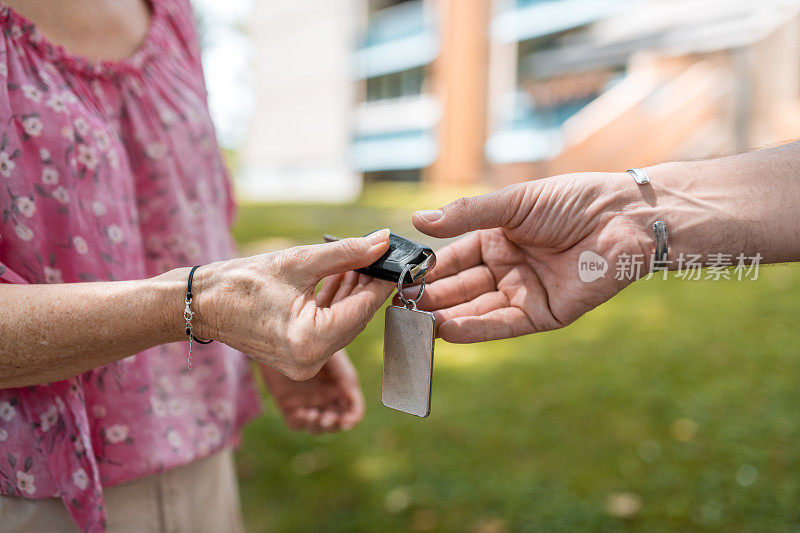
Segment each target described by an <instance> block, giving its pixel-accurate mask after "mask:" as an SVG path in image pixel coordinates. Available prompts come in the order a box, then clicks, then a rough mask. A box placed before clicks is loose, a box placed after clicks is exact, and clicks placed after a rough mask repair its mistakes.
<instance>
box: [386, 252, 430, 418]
mask: <svg viewBox="0 0 800 533" xmlns="http://www.w3.org/2000/svg"><path fill="white" fill-rule="evenodd" d="M411 268H412V265H408V266H406V267H405V269H404V270H403V273H402V275H401V276H400V280H399V281H398V282H397V291H398V296H399V297H400V300H401V301H402V302H403V307H399V306H395V305H390V306H389V307H387V308H386V329H385V331H384V335H383V380H382V384H381V400H382V402H383V405H385V406H386V407H390V408H392V409H396V410H398V411H402V412H404V413H409V414H412V415H416V416H419V417H422V418H425V417H427V416H428V415H429V414H430V412H431V384H432V380H433V345H434V335H435V330H436V320H435V319H434V316H433V313H429V312H427V311H420V310H418V309H417V302H418V301H419V299H420V298H421V297H422V293H423V292H424V291H425V278H422V282H421V284H420V289H419V294H417V296H416V298H414V299H413V300H409V299H407V298H405V296H403V280H404V278H405V275H406V273H407V272H408V271H409V270H410V269H411Z"/></svg>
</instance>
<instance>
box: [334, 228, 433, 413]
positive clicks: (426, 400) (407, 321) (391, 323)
mask: <svg viewBox="0 0 800 533" xmlns="http://www.w3.org/2000/svg"><path fill="white" fill-rule="evenodd" d="M325 240H326V241H328V242H331V241H335V240H338V239H337V238H336V237H331V236H329V235H326V236H325ZM435 264H436V255H434V253H433V250H431V249H430V248H428V247H427V246H423V245H421V244H417V243H415V242H414V241H410V240H408V239H406V238H405V237H401V236H400V235H396V234H394V233H392V234H390V236H389V250H388V251H387V252H386V254H384V255H383V257H381V258H380V259H379V260H378V261H376V262H375V263H373V264H372V265H370V266H369V267H367V268H363V269H360V270H359V272H363V273H365V274H370V275H372V276H375V277H376V278H381V279H385V280H389V281H394V282H396V283H397V295H398V297H399V299H400V301H401V302H402V305H390V306H388V307H387V308H386V320H385V330H384V334H383V375H382V379H381V402H382V403H383V405H385V406H386V407H389V408H391V409H396V410H398V411H402V412H404V413H408V414H412V415H415V416H418V417H421V418H425V417H427V416H428V415H429V414H430V412H431V387H432V384H433V347H434V339H435V332H436V319H435V318H434V315H433V313H430V312H428V311H421V310H419V309H417V302H418V301H419V299H420V298H422V294H423V292H424V291H425V276H426V275H427V273H428V272H429V271H430V269H431V268H433V266H434V265H435ZM412 283H419V290H418V292H417V295H416V296H415V297H414V298H413V299H409V298H407V297H406V296H405V295H404V294H403V285H404V284H412Z"/></svg>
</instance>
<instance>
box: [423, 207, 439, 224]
mask: <svg viewBox="0 0 800 533" xmlns="http://www.w3.org/2000/svg"><path fill="white" fill-rule="evenodd" d="M417 214H418V215H419V216H421V217H422V220H424V221H425V222H436V221H437V220H439V219H440V218H442V217H443V216H444V213H443V212H442V210H441V209H423V210H422V211H417Z"/></svg>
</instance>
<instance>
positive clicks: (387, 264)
mask: <svg viewBox="0 0 800 533" xmlns="http://www.w3.org/2000/svg"><path fill="white" fill-rule="evenodd" d="M324 238H325V241H326V242H333V241H338V240H339V239H338V238H337V237H334V236H332V235H325V236H324ZM435 264H436V255H435V254H434V253H433V250H431V248H430V247H428V246H425V245H424V244H419V243H417V242H414V241H412V240H411V239H406V238H405V237H402V236H400V235H398V234H396V233H390V234H389V249H388V250H387V251H386V253H385V254H383V255H382V256H381V258H380V259H378V260H377V261H375V262H374V263H372V264H371V265H369V266H368V267H365V268H359V269H358V272H361V273H362V274H368V275H370V276H373V277H376V278H379V279H383V280H386V281H392V282H394V283H397V282H398V280H399V279H400V274H401V273H402V272H403V269H404V268H405V267H406V266H407V265H411V268H410V269H409V270H408V272H407V274H406V276H405V279H404V280H403V283H408V284H411V283H416V282H418V281H419V280H420V279H422V278H424V277H425V275H426V274H427V273H428V272H429V271H430V269H432V268H433V266H434V265H435Z"/></svg>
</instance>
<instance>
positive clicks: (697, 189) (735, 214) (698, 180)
mask: <svg viewBox="0 0 800 533" xmlns="http://www.w3.org/2000/svg"><path fill="white" fill-rule="evenodd" d="M706 163H707V162H688V163H664V164H660V165H655V166H652V167H648V168H646V169H644V170H645V172H646V173H647V175H648V176H649V177H650V183H649V184H646V185H638V184H637V183H636V182H635V181H634V180H633V178H632V177H631V176H630V175H627V177H628V179H629V184H628V185H627V186H626V187H627V188H628V189H630V188H631V187H633V188H634V190H633V192H632V195H631V196H630V201H629V202H628V203H627V204H626V207H625V209H624V211H623V216H625V217H626V218H627V219H628V220H629V222H630V224H631V225H632V226H633V227H634V228H635V233H636V234H637V235H640V236H644V239H645V240H644V242H645V243H646V244H644V246H643V249H644V254H645V256H646V257H645V260H646V264H647V265H649V264H650V261H651V257H652V255H653V253H654V232H653V223H654V222H656V221H658V220H662V221H664V222H665V224H666V226H667V234H668V242H669V254H668V258H667V260H668V267H669V269H671V270H674V269H676V268H678V266H679V265H680V263H681V259H680V258H684V259H686V258H689V257H690V256H694V257H695V258H697V256H699V259H698V260H699V261H701V262H702V263H703V264H706V263H708V261H709V256H713V255H715V254H725V255H730V256H731V258H733V259H734V260H735V258H736V257H737V256H738V255H739V254H745V255H746V256H748V257H750V256H755V255H756V253H759V252H760V253H762V255H763V251H762V250H758V247H759V240H758V239H757V238H756V235H755V232H756V231H757V230H758V224H756V223H754V222H753V221H752V220H753V219H752V218H750V217H749V215H748V214H747V213H746V212H745V210H744V209H743V206H737V205H736V204H737V201H739V200H740V199H741V198H746V197H747V196H746V195H745V194H743V193H742V191H740V190H739V188H740V185H741V184H736V183H731V182H730V181H727V180H725V179H720V177H718V175H715V174H714V173H709V172H708V171H707V169H706V168H704V165H705V164H706ZM761 244H763V243H761Z"/></svg>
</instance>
